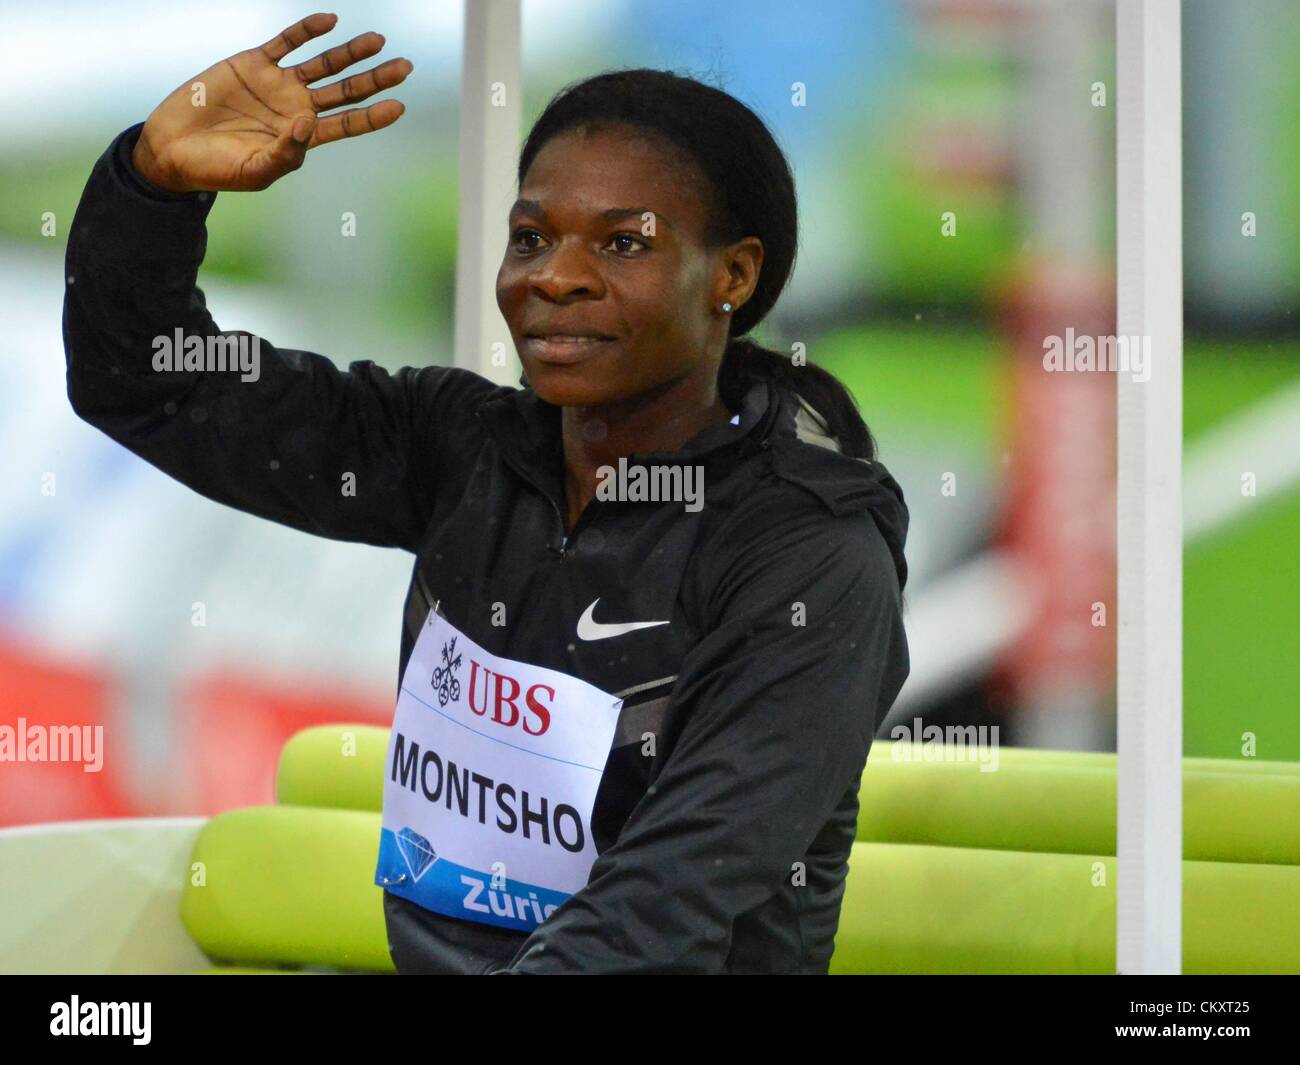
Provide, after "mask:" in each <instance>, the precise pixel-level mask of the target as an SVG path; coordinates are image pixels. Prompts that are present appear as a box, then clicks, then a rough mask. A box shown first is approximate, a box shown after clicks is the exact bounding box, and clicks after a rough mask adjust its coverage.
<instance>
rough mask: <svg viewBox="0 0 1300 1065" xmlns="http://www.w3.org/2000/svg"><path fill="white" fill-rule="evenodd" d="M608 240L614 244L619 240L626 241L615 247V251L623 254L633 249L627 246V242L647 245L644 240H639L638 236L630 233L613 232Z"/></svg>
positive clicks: (644, 246) (617, 243)
mask: <svg viewBox="0 0 1300 1065" xmlns="http://www.w3.org/2000/svg"><path fill="white" fill-rule="evenodd" d="M609 242H610V243H611V244H614V245H619V243H620V242H626V243H624V244H622V246H619V247H616V248H615V250H616V251H618V252H621V253H625V254H626V253H629V252H632V251H634V250H635V249H633V248H629V247H627V244H629V243H630V244H639V245H640V246H641V247H643V248H646V247H649V245H647V244H646V242H645V241H643V240H641V239H640V238H639V237H634V236H632V234H631V233H615V234H614V235H613V236H612V237H610V238H609Z"/></svg>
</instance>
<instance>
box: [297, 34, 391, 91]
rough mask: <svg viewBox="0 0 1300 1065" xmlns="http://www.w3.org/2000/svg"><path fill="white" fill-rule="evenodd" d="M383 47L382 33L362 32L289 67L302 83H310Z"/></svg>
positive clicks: (366, 57) (342, 68)
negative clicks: (345, 41) (345, 42)
mask: <svg viewBox="0 0 1300 1065" xmlns="http://www.w3.org/2000/svg"><path fill="white" fill-rule="evenodd" d="M383 47H384V35H383V34H382V33H374V32H373V31H372V32H370V33H363V34H360V35H359V36H357V37H353V38H352V40H350V41H348V43H347V44H340V45H339V46H338V47H337V48H330V49H328V50H326V51H324V52H321V54H320V55H318V56H313V57H312V58H311V59H308V60H307V61H306V62H305V63H300V64H299V65H298V66H296V67H290V68H289V69H291V70H292V71H293V72H294V73H295V74H297V75H298V78H299V79H300V80H301V81H302V83H303V84H304V85H310V84H311V83H312V82H313V81H320V79H321V78H328V77H329V76H330V75H331V74H337V73H338V72H339V71H340V70H344V69H346V68H347V67H350V66H351V65H352V64H353V63H357V62H360V61H361V60H362V59H369V58H370V57H371V56H372V55H375V54H376V53H377V52H379V51H381V50H382V49H383Z"/></svg>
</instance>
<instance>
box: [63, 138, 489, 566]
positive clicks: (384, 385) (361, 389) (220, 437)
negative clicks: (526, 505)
mask: <svg viewBox="0 0 1300 1065" xmlns="http://www.w3.org/2000/svg"><path fill="white" fill-rule="evenodd" d="M140 128H141V126H140V125H136V126H132V127H131V128H130V129H128V130H126V131H125V132H123V133H122V134H120V135H119V136H118V137H117V138H116V139H115V140H114V142H113V144H112V145H111V146H110V147H109V149H108V151H106V152H105V153H104V155H103V156H102V157H101V158H100V159H99V161H98V162H97V163H96V165H95V168H94V170H93V172H92V174H91V177H90V180H89V181H88V183H87V185H86V189H85V192H84V193H83V195H82V198H81V203H80V205H79V206H78V208H77V213H76V216H75V217H74V219H73V223H72V228H71V230H70V233H69V238H68V251H67V267H66V271H65V275H66V276H65V289H64V305H63V342H64V351H65V354H66V357H67V385H68V398H69V400H70V401H71V403H72V407H73V409H74V410H75V411H76V413H77V414H78V415H79V416H80V417H81V418H83V419H84V420H85V421H87V422H89V423H90V424H91V425H94V426H95V427H97V428H98V429H100V430H102V431H103V432H104V433H106V434H107V435H108V436H109V437H111V438H112V439H114V440H116V441H117V442H118V443H120V444H122V445H123V446H124V447H126V448H128V449H130V450H131V451H133V452H134V453H135V454H137V455H139V456H140V457H141V458H143V459H145V460H146V461H148V462H149V463H151V464H152V465H154V466H156V467H158V468H159V469H160V470H162V471H163V472H165V473H167V474H169V475H170V476H172V477H174V478H176V479H177V480H179V481H181V482H183V483H184V484H186V485H188V486H189V487H191V488H193V489H194V490H195V491H197V492H199V493H201V494H202V495H204V496H207V497H208V498H209V499H214V500H217V501H218V502H221V503H225V504H228V505H229V506H232V507H236V508H238V509H240V510H243V511H247V512H248V513H250V514H256V515H258V516H260V517H264V518H269V519H271V520H272V521H277V522H280V523H282V524H284V525H289V526H292V527H294V528H297V529H302V530H305V531H307V532H312V533H316V534H318V535H321V536H327V537H330V538H333V539H339V540H354V541H358V542H362V543H369V544H376V545H379V546H386V547H404V548H407V549H409V550H414V549H415V547H416V546H417V544H418V541H419V538H420V536H421V534H422V533H423V531H424V529H425V527H426V525H427V523H428V518H429V515H430V512H431V505H432V492H433V490H434V488H435V486H436V485H438V484H440V483H442V482H441V480H440V474H439V470H440V468H442V467H445V466H447V465H449V460H450V457H449V456H448V455H447V454H446V452H447V450H448V448H450V447H452V446H454V444H455V441H456V440H457V439H458V437H459V431H460V427H459V424H458V423H456V419H457V418H458V417H459V416H460V414H459V412H463V411H464V409H465V408H467V407H468V405H469V404H468V403H467V402H466V401H467V400H468V399H469V398H470V397H471V396H473V395H476V394H482V393H483V392H484V391H490V390H491V388H492V387H493V386H492V385H491V383H490V382H488V381H487V380H486V379H485V378H482V377H479V376H478V375H477V374H473V373H470V372H469V371H468V370H460V369H454V368H446V367H424V368H422V369H414V368H410V367H407V368H404V369H401V370H398V371H396V373H389V372H388V371H387V370H385V369H383V368H382V367H380V366H377V365H375V364H374V363H373V362H372V361H369V360H365V361H358V362H354V363H352V365H351V366H350V367H349V368H348V370H347V371H346V372H344V371H342V370H339V369H338V368H336V367H335V365H334V364H333V363H332V362H331V361H330V360H329V359H327V358H325V357H323V356H321V355H317V354H315V353H313V352H309V351H296V350H292V349H289V348H277V347H276V346H275V345H273V344H271V343H270V342H269V341H267V340H265V339H263V338H261V337H253V336H252V334H249V333H246V332H241V331H223V330H220V329H218V327H217V325H216V323H215V322H214V321H213V319H212V316H211V315H210V314H209V313H208V310H207V307H206V304H205V300H204V296H203V292H202V290H200V289H199V288H198V287H197V285H196V283H195V282H196V278H197V275H198V269H199V264H200V263H201V262H202V260H203V255H204V251H205V249H206V240H207V234H206V230H205V228H204V223H205V220H206V218H207V215H208V212H209V211H210V210H211V208H212V204H213V202H214V200H215V198H216V196H215V194H210V193H185V194H178V193H172V192H168V191H166V190H163V189H157V188H155V187H153V186H152V185H149V184H148V183H146V182H145V181H144V180H143V179H142V178H141V177H140V176H139V175H138V174H136V172H135V170H134V168H133V167H132V165H131V150H132V148H133V147H134V144H135V141H136V138H137V137H138V136H139V131H140ZM178 335H179V337H180V338H181V339H182V344H181V347H182V349H183V348H184V347H186V346H189V344H190V343H192V344H193V346H194V348H196V349H197V346H198V343H199V341H200V340H202V341H203V342H204V344H205V345H207V344H208V340H207V338H214V339H215V340H216V341H217V343H216V344H215V345H212V346H211V348H210V350H214V351H215V350H219V349H220V348H221V347H224V348H225V352H226V357H227V359H228V360H229V362H230V363H232V364H233V363H234V361H235V360H234V357H233V354H232V353H233V352H235V351H237V350H238V349H237V347H236V345H237V344H239V343H241V342H242V343H243V345H244V351H245V352H246V353H254V352H255V353H256V358H250V357H249V356H246V359H247V361H246V362H245V372H241V371H240V370H237V369H235V370H232V369H225V370H222V369H212V368H208V369H207V370H206V371H205V370H204V369H203V368H201V366H200V364H197V363H192V365H193V366H194V368H193V369H190V370H183V369H182V370H175V369H167V368H166V363H165V362H163V360H162V359H161V357H160V355H159V352H160V351H161V350H162V349H163V344H164V342H169V343H170V344H171V346H172V347H173V349H174V348H175V347H176V344H175V342H176V340H177V338H178ZM178 354H182V355H183V351H182V352H180V353H178Z"/></svg>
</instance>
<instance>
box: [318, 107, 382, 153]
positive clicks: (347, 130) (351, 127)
mask: <svg viewBox="0 0 1300 1065" xmlns="http://www.w3.org/2000/svg"><path fill="white" fill-rule="evenodd" d="M405 110H406V107H405V106H404V105H403V104H402V103H401V101H399V100H381V101H380V102H379V103H377V104H371V105H370V106H369V107H354V108H353V109H352V110H351V111H341V112H339V113H338V114H337V115H330V116H328V117H327V118H322V119H321V120H320V122H319V123H318V124H317V126H316V132H315V133H314V134H313V135H312V138H311V142H310V143H309V144H308V145H307V147H309V148H317V147H319V146H320V145H322V144H329V143H330V142H331V141H337V140H342V139H343V138H344V137H360V136H361V135H362V134H363V133H373V132H374V131H375V130H379V129H383V128H384V127H385V126H391V125H392V124H393V123H394V122H396V121H397V120H398V119H399V118H401V117H402V112H403V111H405Z"/></svg>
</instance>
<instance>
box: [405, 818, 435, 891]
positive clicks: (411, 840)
mask: <svg viewBox="0 0 1300 1065" xmlns="http://www.w3.org/2000/svg"><path fill="white" fill-rule="evenodd" d="M397 850H398V851H399V853H400V854H401V855H402V860H403V861H404V862H406V868H408V869H409V870H410V871H411V879H412V880H413V881H415V882H416V883H419V880H420V877H422V876H424V874H425V873H427V872H428V871H429V866H431V865H432V864H433V863H434V862H436V861H437V860H438V852H437V851H435V850H434V849H433V844H432V843H430V842H429V841H428V840H427V839H425V838H424V837H423V836H422V835H420V833H418V832H417V831H415V829H413V828H404V829H402V830H401V831H400V832H399V833H397Z"/></svg>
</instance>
